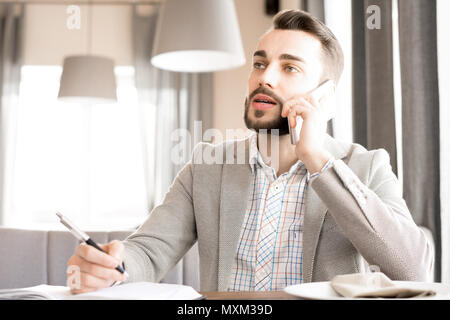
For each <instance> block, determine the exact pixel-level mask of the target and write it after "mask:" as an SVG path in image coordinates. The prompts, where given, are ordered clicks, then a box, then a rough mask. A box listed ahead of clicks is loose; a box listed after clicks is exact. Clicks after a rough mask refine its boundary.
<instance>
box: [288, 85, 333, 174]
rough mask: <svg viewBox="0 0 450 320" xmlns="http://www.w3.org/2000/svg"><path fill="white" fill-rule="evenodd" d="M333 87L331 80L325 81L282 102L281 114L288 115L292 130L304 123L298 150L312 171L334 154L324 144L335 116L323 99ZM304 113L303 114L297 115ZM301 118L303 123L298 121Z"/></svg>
mask: <svg viewBox="0 0 450 320" xmlns="http://www.w3.org/2000/svg"><path fill="white" fill-rule="evenodd" d="M333 91H334V84H333V82H332V81H331V80H328V81H326V82H324V83H323V84H322V85H320V86H318V87H317V88H316V89H315V90H313V91H312V92H310V93H308V94H306V95H299V96H294V97H292V98H290V99H288V100H286V102H285V103H284V104H283V109H282V112H281V116H282V117H287V118H288V122H289V126H290V130H293V131H295V127H296V126H297V125H301V130H300V134H299V136H298V139H297V141H298V142H297V143H296V147H295V152H296V154H297V157H298V159H299V160H300V161H302V162H303V163H304V164H305V165H306V167H307V169H308V171H309V172H310V174H312V173H314V172H317V171H320V169H321V168H322V167H323V166H324V165H325V164H326V163H327V162H328V160H329V159H330V158H331V154H330V153H329V152H328V151H326V150H325V149H324V147H323V142H324V139H325V135H326V128H327V122H328V120H329V119H331V118H332V117H333V116H334V110H333V107H334V106H333V105H332V104H325V103H324V102H325V101H327V100H329V99H327V98H328V96H329V95H331V93H332V92H333ZM297 117H301V118H297ZM297 120H300V121H301V123H300V124H298V122H299V121H297Z"/></svg>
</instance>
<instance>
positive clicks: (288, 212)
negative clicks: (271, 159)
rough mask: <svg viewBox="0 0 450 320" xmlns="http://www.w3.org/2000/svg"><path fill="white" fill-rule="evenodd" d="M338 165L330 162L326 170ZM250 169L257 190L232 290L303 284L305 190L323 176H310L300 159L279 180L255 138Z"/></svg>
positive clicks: (246, 219)
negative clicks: (318, 177) (317, 177)
mask: <svg viewBox="0 0 450 320" xmlns="http://www.w3.org/2000/svg"><path fill="white" fill-rule="evenodd" d="M252 151H253V152H252ZM333 161H334V159H330V161H328V163H327V164H326V165H325V166H324V167H323V169H322V170H321V172H323V171H324V170H326V169H327V168H328V167H330V166H331V165H332V163H333ZM250 166H251V169H252V173H253V176H254V179H253V182H252V185H251V189H252V191H251V193H250V197H249V199H248V204H247V211H246V214H245V217H244V223H243V225H242V228H241V234H240V241H239V244H238V249H237V252H236V256H235V259H234V264H233V267H232V274H231V277H230V280H229V281H230V282H229V284H228V290H229V291H253V290H255V291H265V290H281V289H283V288H285V287H287V286H289V285H293V284H298V283H302V281H303V275H302V253H303V240H302V226H303V216H304V204H305V203H304V200H305V192H306V187H307V184H308V182H309V181H310V180H311V179H313V178H314V177H316V176H317V175H318V174H319V172H316V173H315V174H313V175H311V176H310V175H309V172H308V171H307V169H306V167H305V165H304V164H303V163H302V162H301V161H300V160H299V161H297V162H296V163H295V164H294V165H293V166H292V167H291V168H290V169H289V171H288V172H285V173H283V174H282V175H280V176H279V177H277V176H276V172H275V170H274V169H273V168H271V167H269V166H268V165H266V164H265V163H264V161H263V160H262V157H261V154H260V153H259V151H258V149H257V135H256V134H254V135H252V136H251V137H250Z"/></svg>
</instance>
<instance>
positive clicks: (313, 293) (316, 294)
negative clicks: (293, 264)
mask: <svg viewBox="0 0 450 320" xmlns="http://www.w3.org/2000/svg"><path fill="white" fill-rule="evenodd" d="M394 283H396V284H398V285H407V286H410V287H415V288H418V289H429V290H433V291H434V292H436V295H434V296H430V297H421V298H407V300H411V299H415V300H417V299H420V300H433V299H434V300H436V299H438V300H442V299H445V300H450V285H449V284H444V283H439V282H414V281H394ZM284 291H285V292H286V293H288V294H291V295H294V296H297V297H300V298H304V299H311V300H369V299H370V300H374V299H381V298H346V297H343V296H341V295H340V294H338V293H337V292H336V291H334V289H333V288H332V287H331V284H330V281H324V282H311V283H303V284H296V285H292V286H289V287H286V288H284ZM389 300H393V299H389ZM396 300H397V299H396Z"/></svg>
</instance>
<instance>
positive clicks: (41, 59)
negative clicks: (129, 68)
mask: <svg viewBox="0 0 450 320" xmlns="http://www.w3.org/2000/svg"><path fill="white" fill-rule="evenodd" d="M79 7H80V9H81V14H80V18H81V24H80V27H81V28H80V29H69V28H68V27H67V24H66V21H67V18H68V17H69V16H70V14H69V13H67V12H66V10H67V8H68V6H66V5H46V4H29V5H27V6H26V9H25V25H24V38H23V49H24V57H23V63H24V64H29V65H59V64H62V61H63V57H64V56H65V55H68V54H87V53H89V50H88V49H89V41H88V39H89V37H88V34H89V30H90V27H89V24H88V20H89V19H88V6H86V5H80V6H79ZM91 9H92V11H91V12H92V41H91V42H90V43H91V51H90V53H91V54H99V55H106V56H109V57H112V58H113V59H114V60H115V62H116V65H130V64H132V50H131V48H132V43H131V6H128V5H114V6H109V5H97V6H95V5H93V6H91Z"/></svg>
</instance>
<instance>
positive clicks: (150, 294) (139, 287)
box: [0, 282, 203, 300]
mask: <svg viewBox="0 0 450 320" xmlns="http://www.w3.org/2000/svg"><path fill="white" fill-rule="evenodd" d="M202 298H203V296H202V295H201V294H200V293H198V292H197V291H195V290H194V289H193V288H192V287H189V286H184V285H177V284H167V283H153V282H130V283H124V284H121V285H117V286H114V287H110V288H105V289H101V290H97V291H94V292H89V293H83V294H71V293H70V289H69V288H68V287H63V286H49V285H44V284H43V285H39V286H35V287H29V288H21V289H3V290H0V300H5V299H6V300H11V299H14V300H110V299H113V300H195V299H202Z"/></svg>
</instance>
